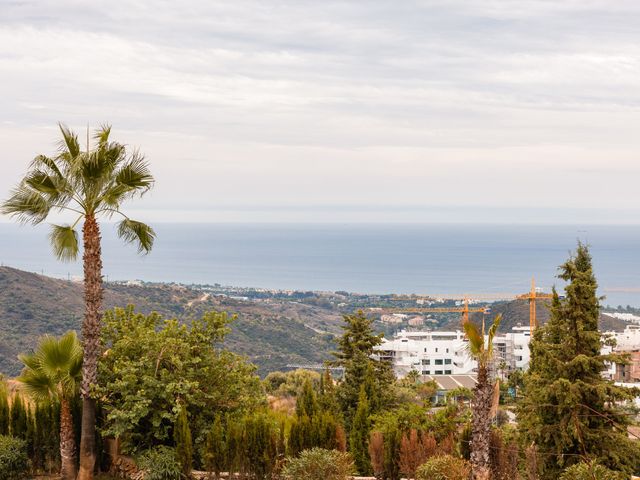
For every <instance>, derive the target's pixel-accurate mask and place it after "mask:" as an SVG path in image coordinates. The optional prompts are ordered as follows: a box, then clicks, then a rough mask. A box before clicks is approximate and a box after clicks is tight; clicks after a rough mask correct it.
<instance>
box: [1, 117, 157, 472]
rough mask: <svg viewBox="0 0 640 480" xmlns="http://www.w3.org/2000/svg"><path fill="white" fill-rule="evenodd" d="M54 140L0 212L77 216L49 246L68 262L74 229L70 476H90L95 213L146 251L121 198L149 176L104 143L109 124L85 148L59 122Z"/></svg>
mask: <svg viewBox="0 0 640 480" xmlns="http://www.w3.org/2000/svg"><path fill="white" fill-rule="evenodd" d="M60 132H61V134H62V141H61V142H60V150H59V152H58V154H57V155H55V156H54V157H48V156H46V155H38V156H36V157H35V159H34V160H33V161H32V163H31V165H30V171H29V172H28V173H27V174H26V175H25V177H24V178H23V179H22V180H21V181H20V183H19V184H18V186H17V187H16V188H15V189H14V190H13V192H12V194H11V197H10V198H9V199H8V200H6V201H5V202H4V203H3V204H2V206H1V207H0V212H2V213H4V214H8V215H11V216H13V217H15V218H17V219H18V221H20V222H23V223H32V224H38V223H41V222H43V221H44V220H45V219H46V218H47V217H48V216H49V214H50V213H51V212H62V211H65V212H71V213H73V214H75V215H77V218H76V220H75V222H74V223H73V224H71V225H55V224H54V225H52V230H51V234H50V239H51V245H52V247H53V251H54V253H55V255H56V257H58V258H59V259H60V260H66V261H68V260H75V259H76V258H77V256H78V253H79V251H80V248H79V245H78V233H77V231H76V226H77V225H78V223H79V222H80V221H84V223H83V227H82V240H83V270H84V302H85V314H84V320H83V322H82V341H83V352H84V359H83V363H82V370H83V372H82V386H81V394H82V399H83V408H82V436H81V440H80V471H79V476H78V480H89V479H92V478H93V471H94V467H95V461H96V433H95V430H96V404H95V399H94V398H92V396H91V393H92V389H93V387H94V386H95V385H96V382H97V379H98V358H99V356H100V321H101V308H102V299H103V295H104V292H103V286H102V253H101V245H100V226H99V224H98V218H99V217H100V216H103V217H107V218H112V217H113V216H114V215H120V216H122V217H123V219H122V220H121V221H120V222H119V223H118V235H119V236H120V237H121V238H122V239H123V240H124V241H125V242H127V243H132V242H135V243H136V244H137V245H138V250H139V251H140V252H148V251H150V250H151V247H152V245H153V240H154V238H155V233H154V231H153V229H152V228H151V227H149V226H148V225H146V224H144V223H141V222H138V221H135V220H132V219H131V218H129V217H128V216H126V215H125V214H124V213H122V212H121V210H120V206H121V204H122V203H123V202H124V201H126V200H129V199H131V198H134V197H135V196H138V195H140V196H141V195H143V194H144V193H145V192H147V191H148V190H149V189H150V188H151V187H152V186H153V182H154V180H153V177H152V176H151V173H150V172H149V168H148V165H147V162H146V161H145V160H144V157H143V156H142V155H141V154H140V153H138V152H137V151H134V152H133V153H128V152H127V150H126V148H125V146H124V145H122V144H119V143H117V142H112V141H110V139H109V137H110V134H111V127H110V126H106V125H105V126H103V127H101V128H99V129H98V130H96V132H95V133H94V136H93V140H94V142H95V145H94V148H93V149H91V148H90V143H89V133H88V132H87V143H86V150H85V151H83V150H82V148H81V146H80V142H79V140H78V136H77V135H76V134H75V133H73V132H72V131H71V130H69V129H68V128H67V127H65V126H64V125H62V124H60Z"/></svg>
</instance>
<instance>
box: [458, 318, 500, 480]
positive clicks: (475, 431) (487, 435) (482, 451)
mask: <svg viewBox="0 0 640 480" xmlns="http://www.w3.org/2000/svg"><path fill="white" fill-rule="evenodd" d="M501 320H502V317H501V316H500V315H498V316H496V318H495V319H494V320H493V323H492V324H491V327H489V332H488V335H487V340H486V341H485V336H484V325H483V328H482V330H480V329H479V328H478V326H477V325H476V324H474V323H471V322H466V323H465V324H464V331H465V333H466V335H467V338H468V339H469V343H468V349H469V353H470V355H471V356H472V357H473V358H474V359H475V360H476V362H477V363H478V376H477V382H478V383H477V384H476V386H475V388H474V390H473V393H474V395H473V398H472V399H471V410H472V413H473V417H472V423H471V425H472V427H471V465H472V467H473V477H474V479H478V480H487V479H488V478H489V466H490V465H489V460H490V459H489V453H490V441H491V406H492V403H493V391H494V387H493V383H492V382H491V378H490V377H489V366H490V364H491V362H492V360H493V337H494V336H495V334H496V332H497V331H498V327H499V326H500V321H501Z"/></svg>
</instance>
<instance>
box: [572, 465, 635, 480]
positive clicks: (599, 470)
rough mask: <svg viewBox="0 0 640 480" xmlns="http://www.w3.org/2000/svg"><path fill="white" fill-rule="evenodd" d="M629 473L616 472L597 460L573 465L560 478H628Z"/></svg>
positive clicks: (589, 479) (617, 479)
mask: <svg viewBox="0 0 640 480" xmlns="http://www.w3.org/2000/svg"><path fill="white" fill-rule="evenodd" d="M627 478H629V477H628V476H627V475H625V474H623V473H621V472H614V471H613V470H609V469H608V468H606V467H603V466H602V465H598V464H597V463H595V462H580V463H576V464H575V465H571V466H570V467H569V468H567V469H565V471H564V472H562V475H560V480H627Z"/></svg>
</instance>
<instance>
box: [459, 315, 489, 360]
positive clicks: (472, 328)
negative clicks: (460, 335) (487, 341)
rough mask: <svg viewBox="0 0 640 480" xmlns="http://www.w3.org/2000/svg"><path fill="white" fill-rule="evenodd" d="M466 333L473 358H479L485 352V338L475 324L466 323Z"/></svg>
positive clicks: (464, 326)
mask: <svg viewBox="0 0 640 480" xmlns="http://www.w3.org/2000/svg"><path fill="white" fill-rule="evenodd" d="M463 328H464V333H465V334H466V335H467V338H468V339H469V350H470V353H471V354H472V355H473V356H477V355H478V354H480V353H481V352H482V351H483V350H484V337H483V335H482V332H481V331H480V329H479V328H478V326H477V325H476V324H475V323H472V322H466V323H465V324H464V325H463Z"/></svg>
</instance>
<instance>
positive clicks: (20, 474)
mask: <svg viewBox="0 0 640 480" xmlns="http://www.w3.org/2000/svg"><path fill="white" fill-rule="evenodd" d="M28 469H29V458H28V457H27V444H26V443H25V441H24V440H22V439H19V438H13V437H9V436H6V435H0V478H2V479H6V480H15V479H19V478H24V476H25V475H26V473H27V470H28Z"/></svg>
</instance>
